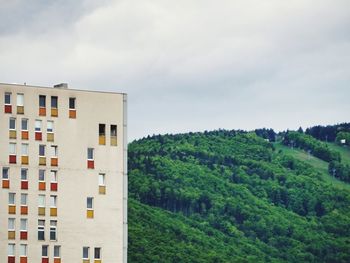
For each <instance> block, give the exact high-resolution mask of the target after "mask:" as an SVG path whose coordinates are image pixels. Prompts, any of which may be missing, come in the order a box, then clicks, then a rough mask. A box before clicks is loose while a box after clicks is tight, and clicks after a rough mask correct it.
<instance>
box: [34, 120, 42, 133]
mask: <svg viewBox="0 0 350 263" xmlns="http://www.w3.org/2000/svg"><path fill="white" fill-rule="evenodd" d="M41 127H42V121H41V120H36V121H35V131H37V132H40V131H41Z"/></svg>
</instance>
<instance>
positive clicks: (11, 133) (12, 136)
mask: <svg viewBox="0 0 350 263" xmlns="http://www.w3.org/2000/svg"><path fill="white" fill-rule="evenodd" d="M9 138H10V139H16V138H17V132H16V131H13V130H10V131H9Z"/></svg>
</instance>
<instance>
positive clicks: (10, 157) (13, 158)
mask: <svg viewBox="0 0 350 263" xmlns="http://www.w3.org/2000/svg"><path fill="white" fill-rule="evenodd" d="M9 163H17V157H16V155H10V156H9Z"/></svg>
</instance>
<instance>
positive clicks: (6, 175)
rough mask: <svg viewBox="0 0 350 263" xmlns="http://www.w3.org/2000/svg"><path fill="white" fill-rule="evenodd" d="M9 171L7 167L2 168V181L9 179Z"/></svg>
mask: <svg viewBox="0 0 350 263" xmlns="http://www.w3.org/2000/svg"><path fill="white" fill-rule="evenodd" d="M9 170H10V168H8V167H2V179H3V180H9V179H10V174H9Z"/></svg>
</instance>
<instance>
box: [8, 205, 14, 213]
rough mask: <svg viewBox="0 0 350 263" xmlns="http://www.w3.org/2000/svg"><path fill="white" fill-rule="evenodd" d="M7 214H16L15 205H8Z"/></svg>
mask: <svg viewBox="0 0 350 263" xmlns="http://www.w3.org/2000/svg"><path fill="white" fill-rule="evenodd" d="M8 212H9V214H11V215H14V214H16V206H15V205H9V207H8Z"/></svg>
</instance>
